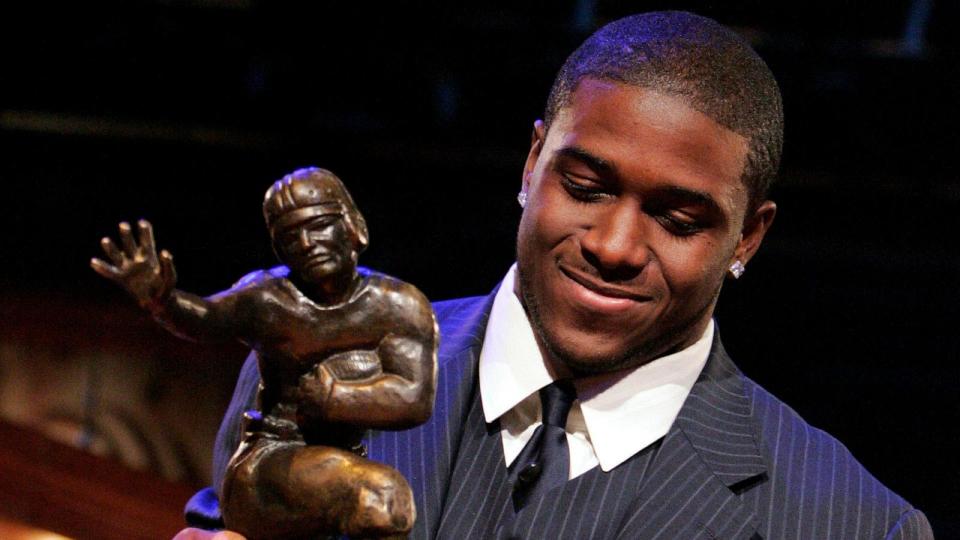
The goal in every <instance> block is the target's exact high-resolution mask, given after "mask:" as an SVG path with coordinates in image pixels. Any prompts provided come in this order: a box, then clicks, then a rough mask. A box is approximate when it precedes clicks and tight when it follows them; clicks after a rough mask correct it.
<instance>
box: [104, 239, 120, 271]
mask: <svg viewBox="0 0 960 540" xmlns="http://www.w3.org/2000/svg"><path fill="white" fill-rule="evenodd" d="M100 247H101V248H103V252H104V253H106V254H107V257H108V258H109V259H110V261H111V262H113V264H114V266H121V265H122V264H123V253H121V252H120V249H119V248H117V245H116V244H114V243H113V240H111V239H110V237H108V236H104V237H103V238H102V239H101V240H100Z"/></svg>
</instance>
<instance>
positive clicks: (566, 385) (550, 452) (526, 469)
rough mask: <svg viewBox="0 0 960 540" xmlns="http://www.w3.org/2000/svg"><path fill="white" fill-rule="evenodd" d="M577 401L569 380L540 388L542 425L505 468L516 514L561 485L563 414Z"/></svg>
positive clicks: (564, 471) (565, 461)
mask: <svg viewBox="0 0 960 540" xmlns="http://www.w3.org/2000/svg"><path fill="white" fill-rule="evenodd" d="M576 398H577V392H576V390H575V389H574V388H573V384H571V383H570V381H567V380H562V381H554V382H552V383H551V384H549V385H547V386H545V387H543V388H541V389H540V404H541V407H542V410H543V415H542V416H543V424H541V425H539V426H537V429H536V430H534V432H533V436H532V437H530V440H529V441H527V445H526V446H524V447H523V450H521V451H520V455H519V456H517V459H515V460H514V461H513V463H511V464H510V467H509V468H508V469H507V472H508V478H509V480H510V483H511V485H512V486H513V508H514V510H515V511H517V512H519V511H520V509H521V508H523V507H524V506H525V505H526V504H527V501H530V500H533V499H535V498H536V497H538V496H540V495H543V494H544V493H546V492H547V491H550V489H552V488H554V487H556V486H559V485H563V483H564V482H566V481H567V477H568V476H569V474H570V473H569V471H570V452H569V450H568V449H567V432H566V430H565V429H564V428H565V427H566V425H567V415H568V414H569V413H570V406H571V405H573V400H574V399H576Z"/></svg>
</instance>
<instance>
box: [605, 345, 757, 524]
mask: <svg viewBox="0 0 960 540" xmlns="http://www.w3.org/2000/svg"><path fill="white" fill-rule="evenodd" d="M765 475H766V464H765V461H764V459H763V455H762V453H761V451H760V448H759V445H758V443H757V439H756V436H755V429H754V426H753V420H752V416H751V410H750V400H749V398H748V397H747V396H746V394H745V393H744V389H743V380H742V376H741V374H740V373H739V371H738V370H737V369H736V367H734V365H733V363H732V361H731V360H730V358H729V357H728V356H727V354H726V352H725V351H724V350H723V345H722V344H721V343H720V339H719V334H717V336H716V337H715V338H714V343H713V348H712V350H711V353H710V358H709V359H708V361H707V364H706V366H705V368H704V370H703V372H702V373H701V374H700V377H699V379H698V380H697V382H696V383H695V384H694V386H693V389H692V390H691V392H690V395H689V396H688V397H687V400H686V401H685V402H684V404H683V408H681V410H680V413H679V415H678V416H677V420H676V421H675V422H674V425H673V426H672V427H671V428H670V431H669V432H668V433H667V435H666V437H665V438H664V440H663V443H662V445H661V448H660V451H659V453H658V455H657V457H656V459H655V461H654V464H653V466H652V468H651V471H650V473H649V475H648V476H647V478H646V480H645V481H644V483H643V487H642V488H641V490H640V495H639V497H638V499H637V505H636V507H635V509H634V510H633V511H632V512H628V514H627V516H626V518H625V520H624V523H623V526H622V527H621V530H620V537H621V538H724V539H726V538H744V539H746V538H757V536H756V530H757V526H758V522H757V517H756V515H755V514H754V513H753V511H752V510H751V509H750V508H748V507H747V506H745V505H744V504H743V503H742V501H741V499H740V497H739V495H740V494H741V493H743V492H744V491H747V490H749V489H751V488H752V487H754V486H755V485H757V484H758V483H760V482H762V481H763V480H764V479H765V478H766V476H765Z"/></svg>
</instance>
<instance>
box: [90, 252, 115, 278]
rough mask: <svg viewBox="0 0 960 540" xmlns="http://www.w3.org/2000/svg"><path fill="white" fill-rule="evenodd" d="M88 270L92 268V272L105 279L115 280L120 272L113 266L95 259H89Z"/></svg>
mask: <svg viewBox="0 0 960 540" xmlns="http://www.w3.org/2000/svg"><path fill="white" fill-rule="evenodd" d="M90 268H93V271H94V272H96V273H98V274H100V275H101V276H103V277H105V278H107V279H117V278H118V277H119V276H120V271H119V270H117V269H116V268H115V267H114V266H113V265H111V264H109V263H107V262H106V261H102V260H100V259H98V258H96V257H94V258H92V259H90Z"/></svg>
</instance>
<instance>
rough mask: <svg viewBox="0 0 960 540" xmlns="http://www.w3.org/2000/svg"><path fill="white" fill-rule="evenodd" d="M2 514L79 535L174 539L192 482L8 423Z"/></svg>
mask: <svg viewBox="0 0 960 540" xmlns="http://www.w3.org/2000/svg"><path fill="white" fill-rule="evenodd" d="M0 440H2V441H3V444H2V445H0V515H2V516H3V517H6V518H11V519H12V520H15V521H18V522H22V523H25V524H29V525H31V526H33V527H38V528H42V529H48V530H51V531H55V532H57V533H60V534H64V535H67V536H71V537H75V538H81V539H84V538H96V539H104V540H109V539H113V538H116V539H136V538H145V539H146V538H150V539H156V538H171V537H173V535H174V534H176V532H177V531H178V530H180V529H181V528H182V527H183V517H182V509H183V505H184V503H185V502H186V501H187V499H188V498H189V497H190V496H191V495H192V493H193V490H192V488H190V487H189V486H187V485H185V484H180V483H174V482H169V481H166V480H163V479H161V478H159V477H157V476H154V475H152V474H149V473H144V472H139V471H133V470H131V469H128V468H126V467H124V466H123V465H120V464H118V463H115V462H113V461H108V460H106V459H103V458H100V457H97V456H93V455H90V454H88V453H85V452H82V451H80V450H76V449H74V448H71V447H68V446H65V445H62V444H60V443H56V442H53V441H51V440H48V439H46V438H45V437H43V436H42V435H39V434H37V433H35V432H33V431H31V430H29V429H27V428H24V427H21V426H16V425H13V424H10V423H7V422H3V421H0Z"/></svg>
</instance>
